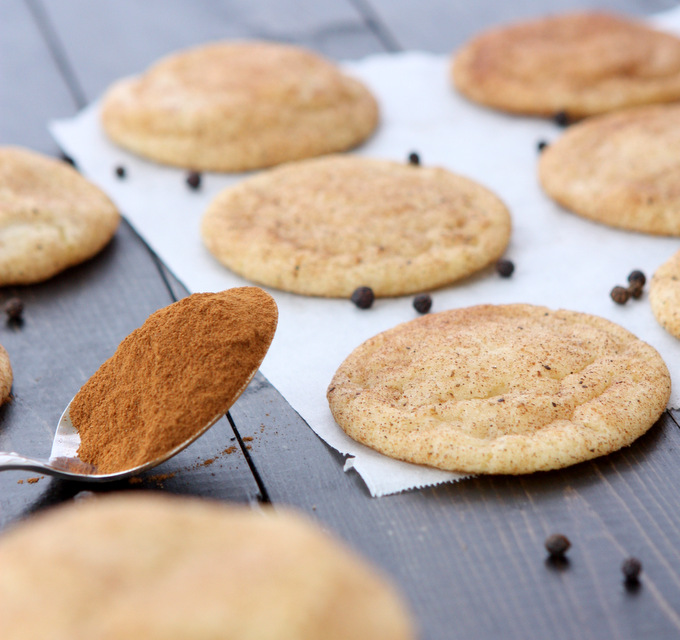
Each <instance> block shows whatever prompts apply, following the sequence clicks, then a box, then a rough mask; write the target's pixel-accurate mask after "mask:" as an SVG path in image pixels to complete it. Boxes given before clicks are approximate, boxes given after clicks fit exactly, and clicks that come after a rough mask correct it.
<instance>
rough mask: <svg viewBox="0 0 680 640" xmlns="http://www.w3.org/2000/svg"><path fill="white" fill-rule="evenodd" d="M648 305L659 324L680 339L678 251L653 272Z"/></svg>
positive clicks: (679, 257) (679, 261)
mask: <svg viewBox="0 0 680 640" xmlns="http://www.w3.org/2000/svg"><path fill="white" fill-rule="evenodd" d="M649 304H650V305H651V307H652V313H653V314H654V317H655V318H656V319H657V320H658V322H659V324H660V325H661V326H662V327H663V328H664V329H665V330H666V331H668V333H670V334H671V335H673V336H675V337H676V338H680V251H678V252H677V253H674V254H673V255H672V256H671V257H670V258H669V259H668V260H667V261H666V262H664V263H663V264H662V265H661V266H660V267H659V268H658V269H657V270H656V271H655V272H654V275H653V276H652V280H651V282H650V284H649Z"/></svg>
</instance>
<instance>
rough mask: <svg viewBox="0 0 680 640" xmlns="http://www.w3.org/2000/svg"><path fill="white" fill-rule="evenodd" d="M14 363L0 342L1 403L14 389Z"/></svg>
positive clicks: (0, 403)
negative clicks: (11, 362)
mask: <svg viewBox="0 0 680 640" xmlns="http://www.w3.org/2000/svg"><path fill="white" fill-rule="evenodd" d="M12 379H13V378H12V365H11V364H10V361H9V355H8V354H7V351H5V348H4V347H3V346H2V345H1V344H0V405H2V404H4V403H5V402H6V401H7V400H8V399H9V394H10V391H11V390H12Z"/></svg>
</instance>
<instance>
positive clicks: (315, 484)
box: [232, 376, 680, 640]
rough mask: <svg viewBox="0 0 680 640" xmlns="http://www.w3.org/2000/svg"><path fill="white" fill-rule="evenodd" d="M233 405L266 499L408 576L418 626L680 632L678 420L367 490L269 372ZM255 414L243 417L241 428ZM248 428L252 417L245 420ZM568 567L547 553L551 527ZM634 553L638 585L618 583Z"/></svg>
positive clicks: (496, 632) (432, 631)
mask: <svg viewBox="0 0 680 640" xmlns="http://www.w3.org/2000/svg"><path fill="white" fill-rule="evenodd" d="M256 382H257V384H251V386H250V388H249V389H248V390H247V391H246V393H245V394H244V396H242V398H241V400H240V402H239V404H238V406H237V407H234V409H232V415H233V417H234V420H235V422H236V424H238V425H240V426H239V432H240V435H241V437H242V438H244V439H247V438H252V440H250V441H248V440H246V441H247V442H248V443H249V444H250V446H251V450H250V451H249V455H250V456H251V458H252V460H253V462H254V464H255V466H256V468H257V469H258V471H259V474H260V476H261V479H262V482H263V483H264V485H265V486H266V488H267V491H268V495H269V499H270V500H271V501H272V502H273V503H274V504H286V505H293V506H295V507H297V508H299V509H302V510H304V511H306V512H307V513H311V514H312V515H313V516H314V517H315V518H316V519H317V520H318V521H319V522H320V523H321V524H322V525H323V526H326V527H328V528H329V529H331V530H332V531H334V532H335V533H336V534H339V535H340V536H341V537H343V538H344V539H345V540H346V541H347V542H348V543H349V544H350V545H351V546H353V547H354V548H355V549H356V550H358V551H359V552H360V553H362V554H364V555H366V556H368V557H370V558H372V559H373V560H374V561H376V562H378V564H380V566H382V567H383V569H385V570H386V571H388V572H389V573H390V574H391V575H392V576H394V578H395V579H396V580H397V582H398V583H399V584H400V585H401V587H402V588H403V589H405V591H406V594H407V596H408V598H409V600H410V602H411V603H412V606H413V608H414V610H415V613H416V616H417V619H418V620H419V623H420V625H421V628H422V631H423V635H422V637H423V638H428V639H434V638H441V639H442V640H443V639H445V638H461V639H462V638H465V639H468V638H470V639H472V638H496V637H503V638H518V639H519V638H548V637H551V638H565V639H567V638H593V639H596V638H637V637H644V636H648V637H655V638H675V637H677V635H678V634H679V633H680V609H679V608H678V607H679V604H680V578H679V576H680V552H679V551H678V549H677V544H676V534H675V532H677V531H678V530H680V497H679V496H678V494H677V492H676V491H675V488H674V487H675V486H676V485H677V484H678V483H680V471H678V469H677V464H676V461H677V451H678V446H680V430H679V429H678V428H677V426H676V424H675V423H674V422H673V421H672V420H671V419H670V418H669V417H664V418H663V419H662V420H661V421H660V422H659V423H658V424H657V425H656V426H655V427H654V428H653V429H652V430H651V431H650V432H649V433H648V434H647V435H645V436H644V437H643V438H641V439H640V440H639V441H638V442H637V443H635V445H634V446H632V447H629V448H627V449H625V450H623V451H620V452H618V453H616V454H613V455H610V456H607V457H605V458H600V459H598V460H595V461H592V462H587V463H583V464H580V465H577V466H575V467H571V468H569V469H564V470H561V471H554V472H547V473H537V474H532V475H529V476H517V477H515V476H497V477H479V478H474V479H469V480H464V481H461V482H460V483H457V484H448V485H441V486H438V487H434V488H429V489H422V490H417V491H411V492H407V493H404V494H400V495H394V496H388V497H384V498H380V499H373V498H370V497H369V495H368V493H367V491H366V488H365V487H364V485H363V483H362V481H361V480H360V479H359V478H358V477H357V476H356V474H355V473H354V472H349V473H344V472H343V471H342V466H343V461H342V456H340V455H339V454H337V453H336V452H334V451H333V450H331V449H330V448H329V447H327V446H326V445H325V444H324V443H323V442H322V441H321V440H320V439H319V438H318V437H317V436H316V435H314V434H313V433H312V432H311V431H310V430H309V428H308V427H307V425H306V424H305V423H304V421H303V420H302V419H301V418H300V417H299V416H297V414H296V413H295V412H294V411H293V410H292V409H290V408H288V409H286V410H283V408H282V403H281V398H280V397H279V395H278V392H276V390H274V389H273V388H272V387H271V385H269V384H268V383H267V382H266V380H265V379H264V378H262V377H261V376H258V378H257V379H256ZM248 425H250V427H248ZM249 429H250V430H249ZM555 532H560V533H563V534H565V535H567V536H568V537H569V538H570V540H571V542H572V545H573V546H572V549H571V550H570V552H569V554H568V558H569V563H568V566H566V567H564V568H560V567H559V566H557V567H556V566H554V565H552V564H551V563H549V562H546V557H547V554H546V552H545V549H544V547H543V544H544V541H545V539H546V537H547V536H548V535H550V534H551V533H555ZM628 556H636V557H638V558H640V559H641V561H642V563H643V565H644V574H643V578H642V586H641V587H640V589H638V590H637V591H628V590H627V589H625V588H624V585H623V581H622V574H621V571H620V566H621V563H622V561H623V560H624V559H625V558H626V557H628Z"/></svg>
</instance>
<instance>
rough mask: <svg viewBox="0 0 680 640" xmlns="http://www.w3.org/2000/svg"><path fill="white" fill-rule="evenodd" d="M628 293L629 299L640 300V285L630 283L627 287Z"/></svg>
mask: <svg viewBox="0 0 680 640" xmlns="http://www.w3.org/2000/svg"><path fill="white" fill-rule="evenodd" d="M628 293H630V296H631V298H635V299H636V300H637V299H638V298H641V297H642V285H641V284H640V283H639V282H634V283H631V284H630V286H629V287H628Z"/></svg>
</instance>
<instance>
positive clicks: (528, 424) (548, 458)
mask: <svg viewBox="0 0 680 640" xmlns="http://www.w3.org/2000/svg"><path fill="white" fill-rule="evenodd" d="M669 395H670V376H669V373H668V370H667V368H666V365H665V364H664V362H663V360H662V358H661V356H660V355H659V354H658V353H657V352H656V351H655V350H654V349H653V348H652V347H650V346H649V345H648V344H646V343H644V342H642V341H641V340H639V339H638V338H636V337H635V336H634V335H633V334H631V333H629V332H628V331H626V330H625V329H623V328H622V327H620V326H618V325H616V324H614V323H612V322H610V321H608V320H605V319H603V318H599V317H596V316H592V315H587V314H583V313H577V312H574V311H564V310H559V311H552V310H550V309H547V308H545V307H537V306H532V305H525V304H516V305H498V306H494V305H481V306H476V307H469V308H463V309H454V310H451V311H444V312H440V313H436V314H431V315H429V316H424V317H422V318H418V319H416V320H413V321H411V322H407V323H404V324H401V325H398V326H397V327H395V328H393V329H390V330H388V331H385V332H383V333H381V334H378V335H376V336H374V337H373V338H371V339H369V340H367V341H366V342H364V343H363V344H362V345H360V346H359V347H357V349H355V350H354V351H353V352H352V353H351V354H350V355H349V357H348V358H347V359H346V360H345V361H344V362H343V363H342V365H341V366H340V367H339V368H338V370H337V372H336V374H335V376H334V377H333V380H332V382H331V383H330V385H329V388H328V401H329V405H330V409H331V412H332V413H333V416H334V418H335V420H336V421H337V423H338V424H339V425H340V427H342V429H344V430H345V431H346V432H347V433H348V434H349V435H350V436H351V437H352V438H354V439H355V440H357V441H358V442H361V443H363V444H366V445H368V446H369V447H372V448H374V449H376V450H377V451H380V452H381V453H384V454H386V455H388V456H391V457H394V458H398V459H401V460H406V461H408V462H415V463H419V464H425V465H430V466H433V467H438V468H441V469H446V470H450V471H459V472H467V473H508V474H521V473H530V472H533V471H539V470H548V469H556V468H560V467H565V466H568V465H572V464H575V463H578V462H581V461H583V460H588V459H590V458H594V457H596V456H600V455H604V454H607V453H610V452H612V451H615V450H617V449H619V448H621V447H623V446H625V445H628V444H630V443H631V442H633V441H634V440H635V439H636V438H637V437H638V436H640V435H642V434H643V433H644V432H645V431H647V429H649V428H650V427H651V426H652V425H653V424H654V423H655V422H656V420H657V419H658V418H659V416H660V415H661V413H662V412H663V411H664V409H665V408H666V404H667V402H668V398H669Z"/></svg>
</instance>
